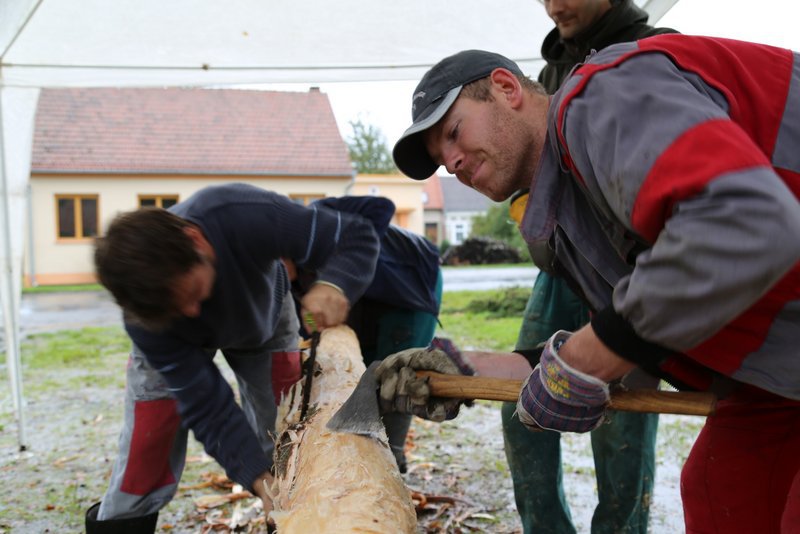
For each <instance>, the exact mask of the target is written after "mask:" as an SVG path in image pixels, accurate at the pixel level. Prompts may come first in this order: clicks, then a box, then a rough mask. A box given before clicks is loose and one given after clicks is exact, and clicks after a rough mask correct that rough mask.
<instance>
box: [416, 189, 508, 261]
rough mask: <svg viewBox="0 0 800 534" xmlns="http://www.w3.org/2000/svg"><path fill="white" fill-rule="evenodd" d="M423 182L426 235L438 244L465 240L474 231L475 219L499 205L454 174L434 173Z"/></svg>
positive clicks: (457, 243) (459, 242)
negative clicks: (460, 180) (467, 185)
mask: <svg viewBox="0 0 800 534" xmlns="http://www.w3.org/2000/svg"><path fill="white" fill-rule="evenodd" d="M423 183H424V184H425V185H424V187H423V206H424V207H425V236H426V237H427V238H428V239H430V240H431V241H432V242H434V243H436V244H437V245H441V244H442V243H443V242H444V241H447V242H448V243H449V244H451V245H460V244H461V243H463V242H464V240H465V239H467V238H468V237H469V235H470V233H471V232H472V220H473V219H474V218H475V217H476V216H478V215H483V214H485V213H486V210H488V209H489V208H490V207H491V206H493V205H496V203H495V202H493V201H491V200H489V199H488V198H486V197H485V196H483V195H481V194H480V193H478V192H477V191H475V190H474V189H471V188H469V187H466V186H464V185H463V184H461V183H460V182H459V181H458V178H456V177H455V176H452V175H445V176H438V175H433V176H432V177H430V178H428V179H427V180H425V181H424V182H423Z"/></svg>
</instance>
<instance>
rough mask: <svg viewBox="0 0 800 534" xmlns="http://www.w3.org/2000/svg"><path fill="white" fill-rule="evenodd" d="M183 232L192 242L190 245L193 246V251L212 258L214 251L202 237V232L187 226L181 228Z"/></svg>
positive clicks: (195, 227) (204, 237)
mask: <svg viewBox="0 0 800 534" xmlns="http://www.w3.org/2000/svg"><path fill="white" fill-rule="evenodd" d="M183 232H184V233H185V234H186V235H187V236H188V237H189V239H191V240H192V245H194V249H195V250H196V251H198V252H200V253H201V254H203V255H205V256H207V257H209V258H214V257H215V254H214V249H213V248H212V247H211V243H209V242H208V240H207V239H206V236H204V235H203V231H202V230H200V228H198V227H197V226H194V225H189V226H185V227H184V228H183Z"/></svg>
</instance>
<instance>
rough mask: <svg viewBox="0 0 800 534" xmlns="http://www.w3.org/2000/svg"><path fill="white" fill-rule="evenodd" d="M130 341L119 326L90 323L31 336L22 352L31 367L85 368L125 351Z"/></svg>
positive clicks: (23, 345)
mask: <svg viewBox="0 0 800 534" xmlns="http://www.w3.org/2000/svg"><path fill="white" fill-rule="evenodd" d="M130 344H131V343H130V340H129V339H128V336H127V335H126V334H125V331H124V330H123V329H122V327H119V326H109V327H89V328H83V329H80V330H63V331H61V332H55V333H52V334H38V335H34V336H31V337H30V338H29V339H28V340H27V341H26V342H24V343H23V344H22V350H21V352H22V358H23V362H24V363H25V364H27V365H28V366H30V367H33V368H39V369H49V368H61V369H64V368H84V367H88V366H92V365H97V364H100V363H101V362H102V361H103V360H104V359H105V358H106V357H107V356H109V355H113V354H119V353H127V352H128V351H129V350H130Z"/></svg>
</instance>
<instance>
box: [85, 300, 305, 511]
mask: <svg viewBox="0 0 800 534" xmlns="http://www.w3.org/2000/svg"><path fill="white" fill-rule="evenodd" d="M298 332H299V322H298V320H297V315H296V312H295V309H294V302H293V300H292V296H291V294H288V293H287V295H286V298H285V299H284V303H283V307H282V309H281V317H280V320H279V322H278V326H277V327H276V329H275V334H274V335H273V337H272V338H271V339H270V340H269V341H268V342H267V343H265V344H264V345H262V346H260V347H256V348H235V349H234V348H225V349H221V352H222V354H223V356H224V357H225V360H226V361H227V362H228V365H229V366H230V368H231V369H232V370H233V372H234V375H235V376H236V381H237V383H238V386H239V393H240V397H241V408H242V410H243V411H244V413H245V416H246V417H247V421H248V423H250V426H251V427H252V428H253V430H254V431H255V433H256V436H257V437H258V439H259V442H260V443H261V448H262V449H263V450H264V454H265V455H266V456H267V457H268V458H269V459H270V460H271V459H272V452H273V448H274V446H273V442H272V437H271V434H272V433H274V430H275V417H276V412H277V407H276V404H275V398H274V395H273V390H272V354H273V353H279V352H291V351H297V350H298V349H297V345H298V340H299V335H298ZM215 352H216V349H209V353H215ZM187 438H188V429H186V428H184V427H183V426H182V425H181V421H180V416H179V415H178V410H177V401H176V400H175V398H174V397H173V395H172V394H171V393H170V392H169V390H168V389H167V384H166V383H165V382H164V380H163V378H162V377H161V375H160V374H159V373H158V372H157V371H155V370H154V369H153V368H152V367H151V366H150V365H149V364H148V363H147V360H146V359H145V357H144V354H142V351H141V350H140V349H139V348H138V347H136V346H135V345H134V346H133V350H132V352H131V355H130V358H129V360H128V369H127V384H126V388H125V418H124V422H123V426H122V431H121V433H120V437H119V453H118V455H117V459H116V461H115V463H114V467H113V470H112V472H111V479H110V481H109V486H108V489H107V490H106V493H105V495H104V497H103V500H102V502H101V505H100V510H99V511H98V514H97V519H98V520H101V521H105V520H108V519H125V518H130V517H140V516H144V515H148V514H151V513H153V512H157V511H158V510H160V509H161V508H163V507H164V506H166V504H167V503H168V502H169V501H170V500H172V497H173V496H174V495H175V492H176V491H177V489H178V483H179V482H180V479H181V475H182V473H183V468H184V464H185V461H186V445H187Z"/></svg>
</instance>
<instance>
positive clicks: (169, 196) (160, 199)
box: [136, 193, 181, 208]
mask: <svg viewBox="0 0 800 534" xmlns="http://www.w3.org/2000/svg"><path fill="white" fill-rule="evenodd" d="M180 199H181V197H180V195H179V194H178V193H166V194H163V193H157V194H150V193H146V194H145V193H140V194H138V195H136V205H137V206H138V207H140V208H143V207H144V206H142V201H143V200H154V201H155V207H157V208H163V207H164V200H174V201H175V204H177V203H178V202H180Z"/></svg>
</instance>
